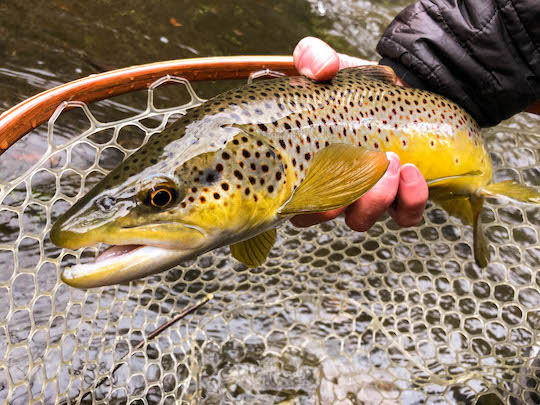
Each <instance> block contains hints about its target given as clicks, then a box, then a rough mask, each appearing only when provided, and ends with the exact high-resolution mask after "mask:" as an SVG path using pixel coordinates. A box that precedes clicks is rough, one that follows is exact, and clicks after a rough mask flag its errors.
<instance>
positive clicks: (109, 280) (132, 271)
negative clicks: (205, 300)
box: [61, 245, 200, 288]
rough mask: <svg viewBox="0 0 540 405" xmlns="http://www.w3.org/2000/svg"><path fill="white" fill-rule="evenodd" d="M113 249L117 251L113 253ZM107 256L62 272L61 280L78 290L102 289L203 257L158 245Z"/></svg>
mask: <svg viewBox="0 0 540 405" xmlns="http://www.w3.org/2000/svg"><path fill="white" fill-rule="evenodd" d="M111 250H115V252H113V253H111V252H110V251H111ZM107 252H109V254H108V255H107V256H108V257H106V258H104V259H101V260H100V258H99V256H98V259H97V260H96V261H95V262H94V263H86V264H79V265H76V266H73V267H69V268H67V269H65V270H64V271H63V272H62V276H61V277H62V281H64V282H65V283H66V284H68V285H69V286H71V287H75V288H92V287H103V286H107V285H112V284H119V283H127V282H130V281H133V280H136V279H140V278H143V277H146V276H149V275H152V274H155V273H159V272H162V271H164V270H168V269H170V268H172V267H174V266H176V265H177V264H179V263H181V262H183V261H185V260H189V259H191V258H193V257H195V256H198V255H199V254H200V252H199V251H194V250H192V249H188V250H175V249H166V248H162V247H157V246H144V245H130V246H113V247H112V248H111V249H109V250H108V251H105V252H104V253H107Z"/></svg>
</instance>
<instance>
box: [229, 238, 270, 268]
mask: <svg viewBox="0 0 540 405" xmlns="http://www.w3.org/2000/svg"><path fill="white" fill-rule="evenodd" d="M275 242H276V230H275V229H270V230H269V231H266V232H263V233H261V234H259V235H257V236H254V237H253V238H251V239H248V240H245V241H243V242H239V243H235V244H234V245H231V246H230V248H231V253H232V255H233V257H234V258H235V259H236V260H238V261H239V262H242V263H244V264H245V265H246V266H249V267H257V266H260V265H261V264H263V263H264V261H265V260H266V257H267V256H268V253H270V250H272V247H273V246H274V243H275Z"/></svg>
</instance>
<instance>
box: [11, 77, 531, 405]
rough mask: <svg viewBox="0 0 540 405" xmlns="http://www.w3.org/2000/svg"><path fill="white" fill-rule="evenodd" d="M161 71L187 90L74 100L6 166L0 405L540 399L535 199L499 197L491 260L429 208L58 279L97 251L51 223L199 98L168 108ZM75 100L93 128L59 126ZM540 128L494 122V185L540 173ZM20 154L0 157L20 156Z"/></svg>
mask: <svg viewBox="0 0 540 405" xmlns="http://www.w3.org/2000/svg"><path fill="white" fill-rule="evenodd" d="M165 82H167V83H168V84H171V82H179V83H180V84H178V83H177V84H178V85H177V86H176V87H174V88H178V89H179V90H178V91H180V90H181V89H183V87H182V81H181V80H177V79H174V78H165V79H163V80H161V81H159V82H158V83H156V84H155V85H154V86H152V88H151V89H150V90H149V91H148V94H147V97H148V99H147V100H148V101H147V108H146V110H144V108H145V107H144V105H143V106H142V107H141V109H139V110H133V111H132V110H130V109H126V111H127V112H130V111H132V114H131V116H130V117H128V118H123V119H121V120H119V121H118V120H117V121H114V122H105V121H106V120H104V119H99V120H98V118H96V115H95V114H93V113H92V112H91V111H90V109H89V108H88V107H87V106H85V105H83V104H80V103H69V104H65V105H64V106H63V107H62V108H60V110H58V111H57V113H56V114H55V116H54V117H53V118H52V119H51V121H50V123H49V126H48V130H47V131H45V130H43V129H42V130H41V132H38V133H37V134H34V133H31V134H30V135H28V136H27V137H26V138H25V139H28V137H30V138H31V137H33V136H35V137H41V139H42V140H44V142H45V143H46V145H47V146H46V150H44V151H41V152H40V153H39V156H37V157H35V159H34V161H33V162H32V163H31V164H30V165H29V167H28V168H27V169H26V170H25V171H24V172H23V173H21V174H19V175H17V177H16V178H14V179H5V178H7V175H6V176H4V175H2V177H3V179H2V180H1V188H0V191H1V192H0V202H1V205H0V219H1V221H0V226H1V227H2V232H1V233H0V238H1V240H0V263H1V269H0V403H10V404H27V403H39V404H68V403H85V404H89V403H106V404H107V403H110V404H173V403H174V404H336V405H338V404H339V405H344V404H350V405H359V404H366V405H367V404H370V405H371V404H373V405H375V404H384V405H390V404H446V403H449V404H457V403H459V404H474V403H482V404H500V403H508V404H534V403H539V401H540V395H539V394H538V392H539V391H540V356H539V349H540V344H539V331H540V244H539V232H538V230H539V227H540V210H539V209H538V208H535V207H533V206H531V205H525V204H518V203H515V202H511V201H508V200H502V199H490V200H489V201H488V203H487V205H486V209H485V211H484V213H483V215H482V222H483V223H484V226H485V229H486V233H487V235H488V238H489V241H490V244H491V248H492V262H491V263H490V264H489V266H488V267H487V268H486V269H483V270H482V269H480V268H478V267H477V266H476V265H475V264H474V260H473V257H472V250H471V242H472V234H471V228H470V227H464V226H462V225H461V224H460V223H459V221H458V220H456V219H454V218H449V217H448V216H447V215H446V214H445V212H443V211H442V210H441V209H439V208H437V207H436V206H434V205H430V206H429V207H428V209H427V211H426V214H425V217H424V220H423V222H422V224H421V225H420V226H418V227H414V228H410V229H400V228H399V227H398V226H397V225H395V223H394V222H392V220H391V219H388V218H387V219H386V220H384V221H380V222H378V223H377V224H376V225H375V226H374V227H373V228H372V229H371V230H370V231H368V232H366V233H355V232H352V231H351V230H349V229H348V228H347V227H346V226H345V225H344V222H343V220H341V219H338V220H335V221H332V222H328V223H325V224H322V225H320V226H315V227H311V228H309V229H305V230H300V229H295V228H294V227H292V226H291V225H289V224H288V225H286V226H284V227H282V228H281V229H280V231H279V236H278V242H277V244H276V247H275V248H274V249H273V250H272V252H271V255H270V257H269V260H268V261H267V262H266V263H265V264H264V265H263V266H261V267H258V268H256V269H253V270H249V269H247V268H246V267H245V266H244V265H242V264H239V263H237V262H235V261H234V260H233V259H231V257H230V255H229V251H228V248H221V249H218V250H216V251H214V252H211V253H209V254H206V255H204V256H202V257H200V258H198V259H197V260H195V261H192V262H189V263H185V264H183V265H181V266H179V267H177V268H176V269H173V270H171V271H169V272H166V273H163V274H160V275H157V276H153V277H149V278H146V279H143V280H140V281H137V282H133V283H131V284H129V285H119V286H113V287H106V288H99V289H91V290H88V291H82V290H77V289H73V288H70V287H68V286H67V285H65V284H63V283H62V282H61V281H60V279H59V275H60V269H61V267H62V266H66V265H69V264H73V263H74V262H76V261H86V260H90V259H91V257H93V256H95V254H96V252H97V251H98V248H92V249H85V250H83V251H77V252H74V251H70V250H66V249H64V250H61V249H58V248H56V247H55V246H53V245H52V243H51V242H50V240H49V238H48V231H49V229H50V227H51V224H52V222H53V221H54V219H55V218H57V217H58V216H59V215H60V214H61V213H62V212H64V211H65V210H66V209H67V207H68V206H69V205H70V204H72V203H73V202H74V201H76V200H77V199H78V198H80V197H81V196H82V195H83V194H84V193H85V192H86V191H87V190H88V189H89V188H90V187H91V186H92V185H93V184H95V183H96V182H97V181H98V180H99V179H100V178H102V177H103V176H104V174H105V173H107V172H108V171H109V170H111V169H112V168H113V167H115V166H116V165H117V164H118V163H119V162H120V161H121V159H123V158H124V157H126V156H128V155H129V154H130V153H132V152H134V151H135V150H136V149H137V148H138V146H140V145H141V144H142V143H144V142H145V141H146V140H147V139H148V138H149V136H151V135H152V134H154V133H157V132H159V131H161V130H162V129H163V128H164V127H165V125H166V123H167V121H168V120H169V118H170V117H171V116H174V115H175V114H181V113H183V112H184V111H185V110H186V109H187V108H190V107H193V106H195V105H197V104H199V103H200V102H201V100H200V99H199V98H198V97H197V96H196V95H195V93H193V92H191V88H190V87H188V89H189V91H190V94H191V96H192V99H191V101H190V102H188V104H185V105H182V106H175V107H173V108H167V109H163V108H161V109H160V108H158V107H157V106H156V105H155V104H156V103H155V101H154V96H155V93H156V92H158V91H159V90H160V89H161V88H162V85H163V84H164V83H165ZM184 85H185V84H184ZM167 88H169V89H171V88H173V87H171V86H167ZM169 91H170V90H169ZM145 97H146V96H145ZM65 107H73V108H74V109H73V110H72V111H69V112H67V113H66V112H65V111H64V110H63V108H65ZM74 111H75V112H77V111H78V113H79V115H81V116H83V119H84V120H86V122H87V125H86V127H87V128H86V129H84V130H83V131H78V132H77V131H75V130H73V128H72V127H70V125H69V122H68V123H67V124H63V127H62V128H63V130H62V131H60V130H58V128H57V127H58V126H59V125H58V121H59V120H60V119H61V117H62V116H63V115H65V114H71V113H73V112H74ZM171 120H172V118H171ZM70 128H71V129H70ZM66 134H68V135H69V136H68V135H66ZM538 134H540V119H539V118H535V117H533V116H530V115H520V116H517V117H515V118H514V119H512V120H510V121H506V122H504V123H503V124H501V125H499V126H497V127H495V128H492V129H490V130H487V131H485V133H484V135H485V138H486V141H487V143H488V146H489V149H490V151H491V152H492V157H493V161H494V165H495V168H496V178H497V180H504V179H516V180H520V181H522V182H524V183H527V184H529V185H533V186H536V187H538V186H540V171H539V164H538V162H539V161H540V137H539V136H538ZM156 136H157V135H156ZM30 149H31V148H30ZM22 150H23V152H24V148H22ZM23 152H18V153H19V154H17V153H16V151H15V152H12V153H11V155H10V154H9V153H7V154H6V155H5V156H3V157H2V159H20V162H21V164H22V163H24V162H26V160H27V156H26V155H24V153H23ZM25 159H26V160H25ZM209 293H213V294H214V296H213V298H212V299H211V300H210V301H209V302H207V303H206V304H204V305H202V306H201V307H199V308H198V309H197V310H196V311H195V312H193V313H191V314H189V315H187V316H186V317H185V318H184V319H182V320H181V321H180V322H178V323H177V324H175V325H174V326H172V327H170V328H168V329H166V330H165V331H164V332H162V333H161V334H159V336H157V337H156V338H155V339H153V340H151V341H149V342H148V343H146V344H144V345H143V346H142V347H141V348H136V346H137V344H138V343H139V342H140V341H141V340H143V339H144V338H145V337H147V336H148V335H149V333H151V332H152V331H153V330H155V329H156V328H157V327H159V326H160V325H162V324H164V323H165V322H167V321H169V320H170V319H171V318H173V317H174V316H175V315H177V314H178V313H180V312H181V311H183V310H184V309H185V308H186V307H188V306H190V305H192V304H194V303H195V302H197V300H199V299H201V298H203V297H205V296H206V295H207V294H209Z"/></svg>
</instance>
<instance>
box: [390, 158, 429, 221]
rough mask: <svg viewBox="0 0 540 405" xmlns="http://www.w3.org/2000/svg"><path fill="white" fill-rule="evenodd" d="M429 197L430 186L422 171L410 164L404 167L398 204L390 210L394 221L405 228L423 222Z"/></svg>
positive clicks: (397, 199)
mask: <svg viewBox="0 0 540 405" xmlns="http://www.w3.org/2000/svg"><path fill="white" fill-rule="evenodd" d="M428 195H429V191H428V186H427V183H426V180H424V177H423V176H422V173H420V170H418V169H417V168H416V166H414V165H412V164H410V163H408V164H405V165H403V167H402V168H401V171H400V180H399V189H398V193H397V198H396V202H395V203H394V204H393V205H392V207H391V208H390V214H391V215H392V218H394V221H396V223H397V224H398V225H399V226H403V227H407V226H413V225H416V224H418V223H419V222H420V221H421V220H422V215H423V214H424V208H425V207H426V203H427V199H428Z"/></svg>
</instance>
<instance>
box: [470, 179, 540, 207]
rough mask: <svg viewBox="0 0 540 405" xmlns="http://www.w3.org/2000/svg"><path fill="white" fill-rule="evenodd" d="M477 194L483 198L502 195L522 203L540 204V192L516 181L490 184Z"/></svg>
mask: <svg viewBox="0 0 540 405" xmlns="http://www.w3.org/2000/svg"><path fill="white" fill-rule="evenodd" d="M477 194H478V195H482V196H497V195H502V196H505V197H509V198H513V199H514V200H517V201H521V202H528V203H534V204H540V192H538V191H536V190H535V189H534V188H532V187H528V186H525V185H523V184H520V183H518V182H516V181H514V180H506V181H501V182H500V183H493V184H489V185H487V186H484V187H482V188H481V189H480V190H478V192H477Z"/></svg>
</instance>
